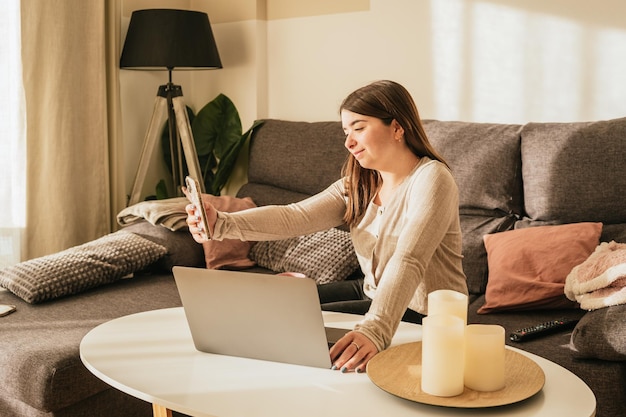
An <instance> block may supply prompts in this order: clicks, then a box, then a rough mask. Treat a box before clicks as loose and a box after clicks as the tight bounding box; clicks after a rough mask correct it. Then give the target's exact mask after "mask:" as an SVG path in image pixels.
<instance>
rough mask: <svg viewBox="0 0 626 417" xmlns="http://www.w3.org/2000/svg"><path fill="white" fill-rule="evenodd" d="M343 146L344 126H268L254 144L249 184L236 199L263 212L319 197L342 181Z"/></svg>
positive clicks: (282, 123) (287, 123) (270, 123)
mask: <svg viewBox="0 0 626 417" xmlns="http://www.w3.org/2000/svg"><path fill="white" fill-rule="evenodd" d="M343 144H344V134H343V130H342V128H341V123H340V122H315V123H309V122H293V121H283V120H265V121H264V123H263V124H262V125H261V126H260V127H258V128H257V129H256V130H255V132H254V133H253V136H252V140H251V141H250V152H249V164H248V183H247V184H245V185H244V186H242V188H241V189H240V190H239V192H238V194H237V195H238V196H249V197H252V199H253V200H254V202H255V203H256V204H257V205H260V206H262V205H268V204H287V203H292V202H295V201H299V200H302V199H303V198H306V197H309V196H311V195H313V194H316V193H318V192H320V191H322V190H324V189H325V188H326V187H328V186H329V185H330V184H332V183H333V182H334V181H336V180H337V179H339V178H340V177H341V167H342V165H343V163H344V161H345V159H346V157H347V156H348V151H347V150H346V148H345V147H344V145H343Z"/></svg>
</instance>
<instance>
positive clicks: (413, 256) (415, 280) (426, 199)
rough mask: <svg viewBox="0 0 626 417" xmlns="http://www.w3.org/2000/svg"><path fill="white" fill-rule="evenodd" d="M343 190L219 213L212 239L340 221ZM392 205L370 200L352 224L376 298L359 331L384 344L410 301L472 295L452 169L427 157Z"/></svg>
mask: <svg viewBox="0 0 626 417" xmlns="http://www.w3.org/2000/svg"><path fill="white" fill-rule="evenodd" d="M345 194H346V193H345V188H344V180H343V179H340V180H337V181H336V182H335V183H333V184H332V185H331V186H330V187H328V188H327V189H326V190H324V191H322V192H320V193H318V194H316V195H314V196H313V197H310V198H308V199H306V200H303V201H300V202H298V203H294V204H289V205H286V206H264V207H259V208H254V209H250V210H244V211H238V212H234V213H222V212H220V213H218V219H217V221H216V224H215V230H214V238H215V239H217V240H221V239H224V238H230V239H241V240H248V241H256V240H273V239H285V238H288V237H292V236H299V235H305V234H308V233H313V232H317V231H320V230H326V229H328V228H330V227H335V226H339V225H341V224H342V223H343V216H344V214H345V212H346V197H345ZM386 204H387V205H386V206H385V207H380V206H378V205H376V204H374V202H370V203H369V205H368V207H367V210H366V212H365V215H364V217H363V219H361V221H360V223H359V224H358V225H356V226H354V227H352V228H351V229H350V235H351V238H352V242H353V244H354V250H355V253H356V256H357V258H358V260H359V264H360V266H361V271H363V274H364V276H365V277H364V284H363V290H364V292H365V294H367V295H368V296H369V297H370V298H372V300H373V301H372V305H371V307H370V309H369V311H368V313H367V314H366V315H365V317H364V319H363V320H362V321H361V322H360V323H358V325H357V326H356V327H355V330H358V331H360V332H362V333H364V334H365V335H366V336H367V337H368V338H369V339H370V340H371V341H372V342H373V343H374V344H375V345H376V348H377V349H378V350H379V351H382V350H383V349H386V348H387V347H388V346H389V343H390V342H391V338H392V336H393V334H394V332H395V329H396V326H398V323H400V320H401V319H402V315H403V314H404V312H405V311H406V309H407V307H409V308H411V309H412V310H414V311H417V312H418V313H422V314H427V309H428V306H427V301H428V293H430V292H432V291H435V290H439V289H449V290H455V291H458V292H461V293H464V294H467V283H466V278H465V275H464V273H463V266H462V255H461V250H462V239H461V226H460V220H459V200H458V190H457V186H456V183H455V182H454V179H453V177H452V174H451V173H450V170H449V169H448V168H447V167H446V166H445V165H444V164H442V163H441V162H439V161H435V160H431V159H429V158H428V157H422V158H421V159H420V161H419V163H418V164H417V165H416V166H415V168H414V169H413V171H411V173H410V174H409V176H408V177H407V178H406V179H405V180H404V181H403V182H402V183H401V184H400V185H399V186H398V187H397V188H396V190H395V192H394V194H393V198H391V199H390V200H389V201H388V203H386ZM294 272H298V271H294Z"/></svg>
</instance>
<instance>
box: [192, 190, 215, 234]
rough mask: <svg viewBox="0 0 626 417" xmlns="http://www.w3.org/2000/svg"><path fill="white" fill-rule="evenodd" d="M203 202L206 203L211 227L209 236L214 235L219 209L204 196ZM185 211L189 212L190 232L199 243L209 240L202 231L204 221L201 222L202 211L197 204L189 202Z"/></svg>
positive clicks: (205, 206)
mask: <svg viewBox="0 0 626 417" xmlns="http://www.w3.org/2000/svg"><path fill="white" fill-rule="evenodd" d="M184 191H186V190H184ZM185 194H186V192H185ZM202 203H203V204H204V209H205V212H206V217H207V223H208V226H209V229H210V230H209V232H210V233H209V236H212V235H213V230H214V229H215V222H216V221H217V211H216V210H215V207H213V205H212V204H211V203H209V202H208V201H206V200H205V199H204V198H203V201H202ZM185 211H186V212H187V225H188V226H189V232H190V233H191V235H192V236H193V239H194V240H195V241H196V242H198V243H204V242H207V241H208V240H207V239H205V238H204V237H203V235H202V233H201V232H202V223H201V222H200V213H199V212H198V209H197V208H196V206H195V205H194V204H187V206H185Z"/></svg>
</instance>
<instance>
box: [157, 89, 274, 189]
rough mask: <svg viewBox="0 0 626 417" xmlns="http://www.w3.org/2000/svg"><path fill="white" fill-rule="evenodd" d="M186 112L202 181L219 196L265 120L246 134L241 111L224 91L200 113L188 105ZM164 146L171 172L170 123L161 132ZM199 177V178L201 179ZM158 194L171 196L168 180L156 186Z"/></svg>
mask: <svg viewBox="0 0 626 417" xmlns="http://www.w3.org/2000/svg"><path fill="white" fill-rule="evenodd" d="M187 114H188V116H189V123H190V124H191V131H192V134H193V140H194V143H195V146H196V152H197V154H198V161H199V162H200V170H201V172H202V179H201V181H203V182H204V186H205V189H206V192H207V193H209V194H213V195H220V193H221V191H222V188H224V186H225V185H226V183H227V182H228V179H229V178H230V175H231V173H232V171H233V169H234V167H235V164H236V162H237V157H238V156H239V152H240V151H241V148H242V147H243V145H244V144H245V143H246V141H247V140H248V139H249V138H250V136H251V135H252V132H253V131H254V129H255V128H256V127H257V126H259V125H260V124H262V123H263V122H262V121H260V120H257V121H255V122H254V123H253V124H252V126H251V127H250V128H249V129H248V130H247V131H246V132H245V133H242V127H241V119H240V118H239V112H238V111H237V108H236V107H235V105H234V104H233V102H232V101H231V100H230V99H229V98H228V97H227V96H225V95H224V94H219V95H218V96H217V97H215V98H214V99H213V100H211V101H210V102H208V103H207V104H206V105H205V106H204V107H203V108H202V109H200V111H199V112H198V114H194V113H193V111H192V110H191V109H190V108H189V107H187ZM161 146H162V150H163V156H164V158H165V163H166V165H167V167H168V169H169V170H170V172H171V171H172V166H171V159H170V148H169V133H168V130H167V125H166V126H165V128H164V129H163V133H162V135H161ZM184 171H185V173H186V172H188V171H187V167H186V165H185V166H184ZM198 180H199V181H200V179H198ZM172 191H173V190H172ZM156 197H157V199H163V198H169V197H171V195H170V193H169V192H168V190H167V186H166V185H165V180H161V181H160V182H159V184H158V185H157V190H156Z"/></svg>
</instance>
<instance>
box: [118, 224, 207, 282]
mask: <svg viewBox="0 0 626 417" xmlns="http://www.w3.org/2000/svg"><path fill="white" fill-rule="evenodd" d="M122 230H125V231H127V232H132V233H135V234H136V235H139V236H141V237H143V238H146V239H148V240H151V241H153V242H154V243H158V244H159V245H161V246H164V247H165V248H166V249H167V253H166V254H165V256H163V257H161V258H160V259H158V260H157V261H156V262H155V263H154V264H152V265H151V268H152V267H154V268H155V269H157V270H160V271H163V272H170V271H171V270H172V268H173V267H174V266H176V265H179V266H190V267H204V266H205V265H206V263H205V261H204V251H203V249H202V245H199V244H198V243H197V242H196V241H195V240H193V237H192V236H191V233H189V230H188V229H187V228H184V229H179V230H177V231H172V230H170V229H168V228H167V227H164V226H161V225H156V226H155V225H153V224H151V223H150V222H148V221H147V220H140V221H137V222H134V223H132V224H130V225H128V226H126V227H124V228H123V229H122Z"/></svg>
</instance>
